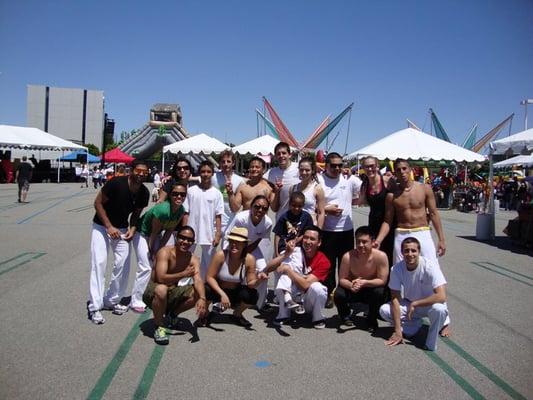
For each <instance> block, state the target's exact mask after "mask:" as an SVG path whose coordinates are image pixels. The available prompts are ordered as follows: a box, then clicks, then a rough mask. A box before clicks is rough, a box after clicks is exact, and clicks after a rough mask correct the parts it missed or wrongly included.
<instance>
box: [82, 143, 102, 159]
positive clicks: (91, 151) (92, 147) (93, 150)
mask: <svg viewBox="0 0 533 400" xmlns="http://www.w3.org/2000/svg"><path fill="white" fill-rule="evenodd" d="M85 147H87V150H88V151H89V154H92V155H93V156H99V155H100V149H99V148H98V147H97V146H96V145H94V144H92V143H87V144H86V145H85Z"/></svg>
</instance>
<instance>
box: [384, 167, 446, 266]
mask: <svg viewBox="0 0 533 400" xmlns="http://www.w3.org/2000/svg"><path fill="white" fill-rule="evenodd" d="M394 169H395V172H396V179H397V184H396V185H395V189H394V191H393V192H391V193H389V194H387V198H386V199H385V219H384V221H383V224H382V225H381V229H380V230H379V234H378V236H377V238H376V240H375V241H374V247H376V248H379V246H380V244H381V242H382V241H383V239H384V238H385V237H386V236H387V234H388V233H389V230H390V226H391V223H392V220H393V218H394V216H395V215H396V221H397V223H398V228H396V231H395V233H394V251H393V259H394V264H396V263H397V262H399V261H401V260H402V259H403V256H402V251H401V243H402V241H403V240H404V239H405V238H407V237H415V238H417V239H418V241H419V242H420V244H421V255H422V256H424V257H426V258H428V259H429V260H431V261H433V262H434V264H436V265H437V266H438V265H439V262H438V260H437V255H438V256H443V255H444V253H445V252H446V243H445V241H444V232H443V230H442V223H441V220H440V215H439V213H438V211H437V206H436V204H435V197H434V195H433V191H432V190H431V187H430V186H429V185H425V184H423V183H419V182H415V181H413V180H411V167H410V165H409V162H408V161H407V160H404V159H401V158H398V159H397V160H396V161H395V162H394ZM426 210H427V211H426ZM427 212H429V219H430V220H431V222H432V223H433V227H434V228H435V231H436V232H437V236H438V238H439V242H438V245H437V250H435V244H434V243H433V239H432V238H431V231H430V227H429V223H428V214H427Z"/></svg>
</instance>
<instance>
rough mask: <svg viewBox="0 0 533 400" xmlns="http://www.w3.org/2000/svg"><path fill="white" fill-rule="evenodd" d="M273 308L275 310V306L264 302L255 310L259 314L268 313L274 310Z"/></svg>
mask: <svg viewBox="0 0 533 400" xmlns="http://www.w3.org/2000/svg"><path fill="white" fill-rule="evenodd" d="M274 310H277V308H275V307H272V306H271V305H270V304H265V305H264V306H263V307H262V308H260V309H258V310H257V311H258V312H259V313H260V314H270V313H272V312H274Z"/></svg>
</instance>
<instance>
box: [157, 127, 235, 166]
mask: <svg viewBox="0 0 533 400" xmlns="http://www.w3.org/2000/svg"><path fill="white" fill-rule="evenodd" d="M226 149H231V147H230V146H228V145H227V144H225V143H222V142H221V141H220V140H218V139H215V138H213V137H211V136H209V135H206V134H205V133H200V134H198V135H195V136H191V137H190V138H187V139H183V140H180V141H179V142H176V143H172V144H169V145H167V146H164V147H163V155H164V154H165V153H174V154H178V153H184V154H189V153H192V154H201V153H202V154H205V155H209V154H212V153H221V152H223V151H224V150H226ZM161 170H162V171H164V170H165V157H162V166H161Z"/></svg>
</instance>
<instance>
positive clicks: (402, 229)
mask: <svg viewBox="0 0 533 400" xmlns="http://www.w3.org/2000/svg"><path fill="white" fill-rule="evenodd" d="M430 230H431V228H430V227H429V226H421V227H419V228H396V232H398V233H413V232H422V231H430Z"/></svg>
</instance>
